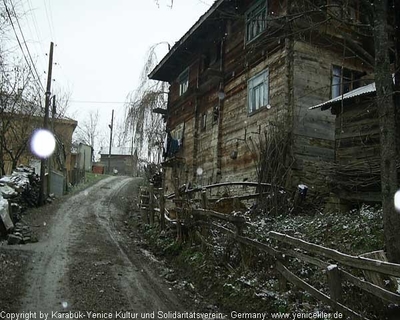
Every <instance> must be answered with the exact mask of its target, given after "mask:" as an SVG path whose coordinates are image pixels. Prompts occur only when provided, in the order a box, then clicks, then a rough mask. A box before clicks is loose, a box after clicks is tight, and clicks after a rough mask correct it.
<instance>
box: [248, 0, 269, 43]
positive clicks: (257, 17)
mask: <svg viewBox="0 0 400 320" xmlns="http://www.w3.org/2000/svg"><path fill="white" fill-rule="evenodd" d="M266 27H267V1H266V0H259V1H258V2H257V4H256V5H254V6H253V7H251V8H250V9H249V10H248V11H247V12H246V42H250V41H251V40H253V39H255V38H256V37H257V36H258V35H259V34H260V33H262V32H263V31H264V30H265V28H266Z"/></svg>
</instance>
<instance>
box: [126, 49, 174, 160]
mask: <svg viewBox="0 0 400 320" xmlns="http://www.w3.org/2000/svg"><path fill="white" fill-rule="evenodd" d="M160 44H161V43H158V44H155V45H153V46H152V47H151V48H150V49H149V51H148V55H147V56H148V60H147V61H146V63H145V65H144V67H143V70H142V73H141V79H140V85H139V87H138V89H137V90H136V91H135V92H132V93H131V94H129V96H128V102H127V103H126V122H125V123H126V125H125V133H126V135H127V136H128V135H129V134H131V135H132V136H133V140H134V142H135V149H136V150H137V153H138V155H139V157H140V158H146V159H147V161H149V162H152V161H156V162H157V161H159V160H160V158H161V153H162V141H163V136H164V134H165V127H164V121H163V118H162V116H161V114H159V113H154V112H153V111H154V110H155V109H166V105H167V84H166V83H165V82H159V81H154V80H149V79H148V74H149V73H150V71H151V70H153V68H154V67H155V66H156V65H157V63H158V60H157V55H156V52H155V49H156V47H157V46H158V45H160Z"/></svg>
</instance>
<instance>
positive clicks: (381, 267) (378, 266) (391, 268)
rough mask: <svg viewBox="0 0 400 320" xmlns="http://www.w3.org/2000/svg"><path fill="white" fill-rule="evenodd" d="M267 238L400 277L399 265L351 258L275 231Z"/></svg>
mask: <svg viewBox="0 0 400 320" xmlns="http://www.w3.org/2000/svg"><path fill="white" fill-rule="evenodd" d="M268 236H269V237H270V238H272V239H275V240H278V241H281V242H284V243H287V244H290V245H293V246H297V247H299V248H301V249H303V250H306V251H309V252H311V253H314V254H319V255H321V256H323V257H325V258H328V259H333V260H335V261H337V262H339V263H341V264H343V265H346V266H349V267H354V268H358V269H362V270H370V271H375V272H379V273H383V274H388V275H392V276H395V277H400V265H398V264H395V263H390V262H385V261H378V260H374V259H368V258H362V257H356V256H351V255H348V254H344V253H341V252H339V251H337V250H334V249H329V248H325V247H322V246H320V245H317V244H313V243H310V242H307V241H304V240H300V239H297V238H294V237H291V236H288V235H286V234H282V233H279V232H275V231H270V232H268Z"/></svg>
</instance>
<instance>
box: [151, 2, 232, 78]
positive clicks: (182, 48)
mask: <svg viewBox="0 0 400 320" xmlns="http://www.w3.org/2000/svg"><path fill="white" fill-rule="evenodd" d="M224 2H229V1H226V0H216V1H215V2H214V4H213V5H212V6H211V7H210V9H208V10H207V12H206V13H204V14H203V15H202V16H201V17H200V18H199V20H197V22H196V23H195V24H194V25H193V26H192V27H191V28H190V29H189V30H188V31H187V32H186V33H185V34H184V35H183V37H182V38H181V39H180V40H179V41H177V42H176V43H175V45H174V46H173V47H172V48H171V50H170V51H169V52H168V53H167V54H166V55H165V57H164V58H163V59H162V60H161V62H160V63H159V64H158V65H157V66H156V67H155V68H154V69H153V71H151V72H150V74H149V78H150V79H153V80H161V81H171V80H172V79H174V78H175V77H176V76H178V74H179V73H180V72H181V71H182V70H184V69H185V68H186V67H187V65H185V63H187V62H188V59H189V58H190V57H189V56H190V55H189V54H188V52H189V53H190V51H189V50H188V48H189V46H191V45H193V44H196V43H198V44H199V45H200V44H201V43H202V41H203V36H204V35H205V36H206V35H208V34H209V32H207V31H209V29H208V27H209V26H210V25H213V23H214V24H215V23H217V21H218V19H209V18H210V17H211V16H213V15H214V14H215V13H216V11H217V9H218V8H219V7H220V6H221V5H222V4H223V3H224ZM206 21H207V23H206ZM215 31H216V29H214V30H213V31H212V32H213V33H215Z"/></svg>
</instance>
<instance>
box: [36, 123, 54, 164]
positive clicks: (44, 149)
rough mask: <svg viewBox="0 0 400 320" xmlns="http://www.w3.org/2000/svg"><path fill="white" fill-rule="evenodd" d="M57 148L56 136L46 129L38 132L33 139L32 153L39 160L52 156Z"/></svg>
mask: <svg viewBox="0 0 400 320" xmlns="http://www.w3.org/2000/svg"><path fill="white" fill-rule="evenodd" d="M55 147H56V139H55V138H54V135H53V134H52V133H51V132H50V131H48V130H45V129H39V130H36V131H35V132H34V133H33V135H32V137H31V151H32V153H34V154H35V155H36V156H38V157H39V158H47V157H49V156H51V154H52V153H53V152H54V149H55Z"/></svg>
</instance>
